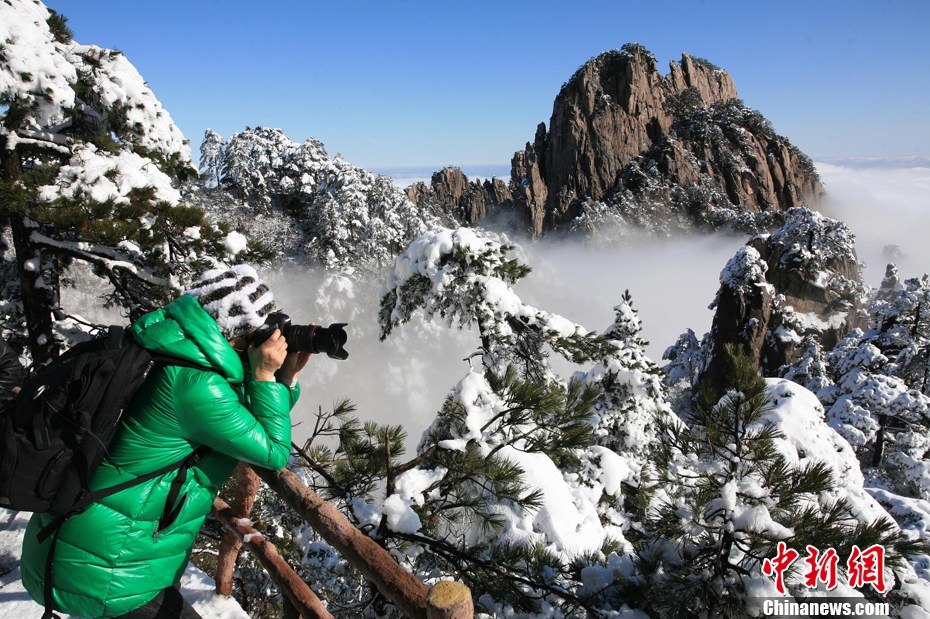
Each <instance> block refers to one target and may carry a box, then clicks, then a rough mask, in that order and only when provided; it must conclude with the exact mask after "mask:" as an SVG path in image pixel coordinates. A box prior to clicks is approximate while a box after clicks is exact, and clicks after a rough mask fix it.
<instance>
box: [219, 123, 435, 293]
mask: <svg viewBox="0 0 930 619" xmlns="http://www.w3.org/2000/svg"><path fill="white" fill-rule="evenodd" d="M221 168H222V171H221V187H223V188H225V189H227V190H228V191H230V192H231V193H232V194H233V195H234V196H236V197H237V198H239V199H241V200H243V201H244V202H245V205H244V206H243V207H242V208H241V209H239V212H237V213H232V214H230V216H232V217H234V218H235V219H236V221H237V225H239V226H241V227H242V228H243V229H244V230H245V231H246V232H247V234H248V236H249V237H250V238H257V239H261V240H263V241H265V242H266V243H267V244H268V245H270V246H273V247H274V248H275V249H277V250H278V252H279V253H280V254H281V255H283V256H287V257H297V258H304V257H309V258H310V259H311V260H313V261H314V262H316V263H318V264H321V265H322V266H324V267H326V268H327V269H330V270H333V271H340V270H341V271H348V270H352V269H356V270H358V271H359V273H360V274H362V273H366V274H367V273H370V272H377V273H378V275H379V276H380V272H381V270H382V269H383V268H384V267H385V266H386V265H388V264H389V263H390V262H391V260H393V259H394V257H395V256H397V254H399V253H400V252H402V251H403V250H404V248H405V247H406V246H407V244H408V243H410V241H412V240H413V239H414V238H416V237H417V236H419V235H420V234H422V233H423V232H425V231H426V230H427V229H428V228H429V227H430V226H431V225H432V224H433V223H434V219H433V218H432V216H431V215H429V214H428V213H426V212H423V211H421V210H419V209H417V208H416V207H415V206H414V204H413V203H412V202H410V201H409V200H408V199H407V198H406V196H405V195H404V193H403V192H402V191H401V190H399V189H398V188H396V187H394V185H393V183H392V182H391V180H390V179H389V178H388V177H386V176H383V175H375V174H372V173H371V172H369V171H367V170H364V169H362V168H359V167H356V166H353V165H351V164H350V163H348V162H347V161H345V160H344V159H343V158H342V157H340V156H336V157H330V156H329V155H328V154H327V153H326V149H325V148H324V147H323V144H322V143H320V142H319V141H318V140H315V139H313V138H309V139H308V140H306V141H305V142H303V143H302V144H297V143H294V142H292V141H291V140H289V139H288V138H287V136H285V135H284V133H283V132H282V131H281V130H280V129H269V128H266V127H256V128H255V129H251V128H247V129H245V130H244V131H241V132H239V133H236V134H234V135H232V136H230V138H229V139H228V140H227V142H226V144H225V147H224V149H223V152H222V166H221ZM269 229H270V230H271V233H270V234H269V232H268V230H269ZM275 236H277V237H279V239H275V238H274V237H275ZM266 237H267V240H266Z"/></svg>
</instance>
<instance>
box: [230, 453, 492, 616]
mask: <svg viewBox="0 0 930 619" xmlns="http://www.w3.org/2000/svg"><path fill="white" fill-rule="evenodd" d="M251 470H252V469H250V468H248V467H244V466H243V465H240V471H239V473H237V475H239V484H238V486H239V488H240V492H239V496H237V500H236V501H235V503H237V505H238V507H239V508H240V509H239V510H236V509H234V508H233V507H230V505H228V504H227V503H226V502H224V501H223V500H222V499H217V500H216V501H214V503H213V512H214V515H216V517H217V518H218V519H219V520H220V522H222V523H223V525H224V526H225V527H226V530H227V532H228V536H227V539H228V540H234V541H235V542H236V543H235V544H234V545H233V547H234V548H235V550H236V551H238V548H239V547H241V546H244V547H245V548H246V549H248V550H249V551H250V552H252V554H254V555H255V557H256V558H257V559H258V561H259V563H261V564H262V566H263V567H264V568H265V569H266V570H267V571H268V574H269V575H270V576H271V578H272V580H273V581H274V583H275V585H276V586H277V587H278V589H279V590H280V591H281V593H282V595H283V597H284V600H285V605H284V607H285V617H286V618H288V619H290V618H296V617H298V616H299V617H303V619H311V618H313V619H315V618H326V617H332V615H331V614H330V613H329V611H327V610H326V607H325V605H324V604H323V602H322V601H321V600H320V599H319V597H317V595H316V594H315V593H314V592H313V590H311V589H310V587H309V586H308V585H307V584H306V583H305V582H304V581H303V580H301V579H300V577H299V576H298V575H297V573H296V572H295V571H294V570H293V568H291V567H290V565H288V564H287V562H286V561H285V560H284V559H283V558H282V557H281V555H280V554H278V551H277V549H276V548H275V547H274V545H273V544H271V543H270V542H268V541H266V540H265V539H264V537H262V535H261V534H260V533H258V532H256V531H255V530H254V529H253V528H252V526H251V524H250V521H249V520H248V510H249V509H250V508H251V500H245V501H243V500H242V497H243V495H245V494H248V493H250V492H251V493H252V494H253V496H254V491H253V490H252V489H251V488H252V487H253V485H254V484H252V482H249V481H248V480H246V483H243V478H244V477H247V476H248V475H249V474H250V473H248V472H245V471H251ZM255 473H257V474H258V476H259V477H261V479H262V480H264V482H265V483H266V484H268V486H269V488H271V490H272V491H274V492H275V493H276V494H278V496H280V497H281V498H282V499H283V500H284V502H285V503H287V505H288V506H289V507H290V508H291V509H293V510H294V511H295V512H296V513H297V514H298V515H300V517H301V518H303V519H304V521H305V522H306V523H307V524H309V525H310V526H311V527H312V528H313V529H314V531H316V532H317V533H318V534H319V535H320V537H322V538H323V539H324V540H325V541H326V542H327V543H328V544H329V545H330V546H332V547H333V548H334V549H335V550H336V552H338V553H339V554H340V555H341V556H342V557H343V558H344V559H345V560H346V561H348V562H349V563H350V564H351V565H352V566H353V567H354V568H355V569H357V570H358V571H359V572H360V573H361V574H362V575H363V576H364V577H365V578H366V579H367V580H368V581H369V582H371V583H372V584H373V585H374V586H375V588H376V589H377V590H378V592H379V593H381V595H383V596H384V597H386V598H387V599H388V600H390V601H391V602H392V603H393V604H394V606H395V607H396V608H397V609H398V610H399V611H400V612H401V613H403V615H404V616H405V617H413V618H417V619H471V618H472V617H474V606H473V602H472V598H471V591H470V590H469V589H468V587H466V586H465V585H464V584H462V583H459V582H454V581H441V582H439V583H437V584H435V585H433V587H429V586H427V585H426V584H425V583H424V582H423V581H421V580H420V579H418V578H417V577H416V576H414V575H413V574H411V573H410V572H409V571H407V570H406V569H404V567H402V566H401V565H400V564H398V563H397V562H396V561H395V560H394V558H393V557H391V555H390V553H389V552H388V551H387V550H385V549H384V548H382V547H381V546H379V545H378V544H377V543H376V542H375V541H374V540H373V539H371V538H370V537H368V536H367V535H365V534H364V533H362V532H361V531H360V530H359V529H358V528H357V527H355V525H353V524H352V522H351V521H350V520H349V519H348V518H346V517H345V516H344V515H343V514H342V512H340V511H339V510H338V509H337V508H336V506H335V505H333V504H332V503H330V502H328V501H325V500H324V499H323V498H322V497H320V496H319V495H318V494H317V493H315V492H314V491H313V490H311V489H310V488H308V487H307V485H306V484H304V483H303V482H302V481H301V480H300V479H299V478H298V477H297V476H296V475H295V474H294V473H292V472H291V471H289V470H287V469H281V470H279V471H269V470H267V469H254V473H251V474H252V475H254V474H255ZM225 543H227V542H224V544H225ZM233 556H235V553H233ZM222 561H223V558H222V556H221V563H222ZM221 569H223V568H221ZM227 569H228V568H227ZM229 580H230V579H229V578H228V576H227V575H221V574H218V575H217V584H218V592H219V593H223V594H225V595H229V591H227V590H223V589H224V586H223V585H222V584H221V583H223V582H228V581H229Z"/></svg>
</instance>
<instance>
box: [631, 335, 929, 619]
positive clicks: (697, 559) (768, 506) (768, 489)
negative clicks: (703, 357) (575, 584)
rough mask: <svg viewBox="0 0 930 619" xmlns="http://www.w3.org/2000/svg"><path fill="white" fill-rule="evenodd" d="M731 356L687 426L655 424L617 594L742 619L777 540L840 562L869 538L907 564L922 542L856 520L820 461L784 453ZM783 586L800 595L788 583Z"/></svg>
mask: <svg viewBox="0 0 930 619" xmlns="http://www.w3.org/2000/svg"><path fill="white" fill-rule="evenodd" d="M728 359H729V365H728V368H727V373H726V384H727V386H726V388H725V389H724V390H723V391H721V390H719V389H717V388H714V387H713V386H712V385H710V384H708V383H705V384H704V386H703V387H702V389H701V394H700V399H699V402H698V404H697V405H696V407H695V414H694V417H693V419H691V420H690V422H689V423H688V424H684V423H682V422H681V421H680V420H679V419H678V418H676V417H672V416H667V417H665V418H664V419H663V422H662V423H661V424H660V433H661V440H660V441H659V442H658V443H657V445H658V449H657V451H656V459H655V469H654V472H653V476H652V477H651V479H650V484H649V487H648V489H647V492H646V493H645V495H646V497H647V499H648V502H647V503H645V505H646V511H645V514H644V516H645V520H646V522H647V533H646V535H644V536H643V538H642V539H641V540H640V541H639V542H638V551H639V567H640V570H641V573H640V574H639V575H638V576H637V577H636V578H632V579H629V580H627V581H626V582H624V583H621V587H620V589H621V591H622V594H623V595H625V596H627V599H630V600H634V601H635V602H636V603H637V605H638V606H640V607H642V608H643V609H645V610H647V611H650V612H652V613H655V614H656V615H657V616H662V617H692V616H723V617H742V616H746V615H747V614H748V609H747V598H748V597H751V596H752V594H751V593H750V591H756V595H760V593H759V592H760V591H763V590H765V589H764V588H762V589H760V588H759V583H760V581H763V576H762V574H763V572H762V567H763V563H764V560H765V559H767V558H771V557H774V556H775V555H776V546H777V544H778V542H785V543H786V544H787V545H788V546H789V547H792V548H796V549H799V550H800V551H801V552H802V553H803V550H804V549H805V548H806V547H807V546H812V547H814V548H818V549H821V550H825V549H827V548H833V549H834V550H835V551H836V552H837V554H838V555H839V556H842V557H847V556H849V553H850V551H851V549H852V546H853V544H856V545H859V547H861V548H865V547H868V546H870V545H872V544H876V543H877V544H881V545H883V546H884V547H885V549H886V555H885V557H886V563H887V564H888V565H893V566H896V567H897V568H903V567H904V566H905V565H906V563H905V559H904V557H905V555H907V554H911V553H914V552H915V551H919V550H921V544H920V543H916V544H915V543H912V542H911V541H910V540H909V539H908V538H907V537H906V536H905V535H903V534H902V533H901V531H900V529H898V528H897V527H896V526H895V525H894V524H893V523H892V522H891V520H890V518H888V517H887V516H884V517H879V518H877V519H875V520H874V521H871V522H863V521H862V517H863V514H862V513H861V508H860V507H858V506H854V505H851V504H850V503H849V500H848V499H847V498H845V497H843V496H842V495H838V494H837V493H836V479H835V477H836V476H837V474H838V472H837V471H835V470H832V466H831V465H830V464H829V463H828V460H823V461H812V460H809V459H808V460H807V461H806V462H805V463H803V464H801V463H793V462H792V461H791V460H789V459H788V458H787V457H786V454H787V452H786V451H785V450H784V449H783V448H780V447H779V443H780V442H783V441H784V440H785V435H784V434H783V433H782V431H781V430H780V429H779V427H778V426H777V425H776V424H775V423H774V422H773V421H772V420H771V419H769V418H768V415H769V413H770V411H771V410H772V401H771V395H770V393H769V389H768V387H767V385H766V382H765V381H764V380H763V379H762V377H761V376H760V375H759V373H758V369H757V368H756V367H755V365H754V364H753V363H752V362H751V361H750V360H749V359H748V358H747V357H746V356H745V355H743V354H742V352H741V351H740V350H739V348H738V347H735V346H729V347H728ZM782 393H784V392H782ZM789 397H790V395H789ZM831 451H832V450H831ZM811 455H812V454H811ZM822 456H823V457H824V458H829V457H831V454H829V453H824V454H822ZM799 569H800V566H795V570H794V571H792V572H790V573H791V574H795V575H796V574H797V571H798V570H799ZM840 570H841V572H842V567H841V568H840ZM788 585H789V590H790V592H792V593H801V594H802V595H803V593H804V592H803V589H804V587H803V586H798V584H797V582H796V581H795V580H794V578H792V580H791V581H790V582H788ZM864 593H866V594H868V595H870V594H871V592H870V591H868V590H867V591H865V592H864Z"/></svg>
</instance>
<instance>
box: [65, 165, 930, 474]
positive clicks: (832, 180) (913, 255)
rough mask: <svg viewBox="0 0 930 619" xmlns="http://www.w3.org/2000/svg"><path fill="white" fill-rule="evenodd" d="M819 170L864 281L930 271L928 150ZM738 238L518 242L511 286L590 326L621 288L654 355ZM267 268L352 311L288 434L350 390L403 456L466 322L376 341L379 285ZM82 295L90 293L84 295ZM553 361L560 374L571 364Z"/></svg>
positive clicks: (707, 316)
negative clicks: (338, 352)
mask: <svg viewBox="0 0 930 619" xmlns="http://www.w3.org/2000/svg"><path fill="white" fill-rule="evenodd" d="M437 169H438V168H437ZM817 169H818V171H819V173H820V175H821V179H822V181H823V183H824V186H825V188H826V190H827V198H826V200H825V201H824V202H823V203H822V204H821V205H819V207H818V208H819V209H820V210H821V211H822V212H823V213H825V214H826V215H828V216H830V217H833V218H836V219H839V220H842V221H844V222H846V224H847V225H848V226H849V227H850V229H851V230H852V232H853V233H854V234H855V236H856V247H857V252H858V256H859V259H860V260H861V261H862V265H863V275H864V278H865V281H866V283H867V284H869V285H870V286H873V287H875V286H878V285H879V284H880V282H881V279H882V275H883V274H884V271H885V266H886V264H887V263H888V262H889V261H894V262H895V263H896V264H897V266H898V268H899V272H900V273H901V275H902V276H904V277H915V276H920V275H922V274H924V273H926V272H930V239H928V238H927V236H928V231H930V161H927V160H906V161H901V160H855V161H829V162H818V163H817ZM433 171H435V170H433ZM463 171H464V172H465V173H466V174H467V175H468V176H469V178H474V177H476V176H483V177H487V178H489V177H491V176H498V177H503V178H506V177H507V169H506V168H505V167H498V168H493V167H490V166H485V167H483V168H481V169H470V168H465V167H463ZM429 176H430V172H429V170H428V169H426V168H419V169H413V170H408V171H407V173H406V175H400V174H399V175H398V176H396V177H392V179H393V180H394V182H395V183H397V184H398V185H400V186H406V185H409V184H410V181H415V180H428V179H429ZM401 183H405V184H404V185H401ZM747 238H748V237H745V236H740V237H734V236H723V235H710V236H708V235H694V236H690V237H685V238H676V239H661V240H656V239H646V238H642V239H631V240H630V241H629V242H627V243H626V244H625V245H623V246H622V247H612V248H607V247H600V246H591V245H586V244H582V243H580V242H579V243H575V242H565V241H560V242H550V241H545V240H544V241H541V242H537V243H532V244H528V243H524V244H522V245H521V248H520V251H521V252H522V254H523V256H524V259H525V261H526V262H527V263H528V264H529V265H530V266H531V267H532V268H533V271H532V273H530V275H529V276H527V277H526V278H525V279H524V280H522V281H521V282H519V283H518V284H517V286H516V287H515V289H516V291H517V293H518V294H520V295H521V297H522V298H523V300H524V301H525V302H526V303H529V304H531V305H534V306H536V307H539V308H541V309H544V310H547V311H550V312H555V313H558V314H561V315H563V316H565V317H566V318H568V319H570V320H572V321H574V322H576V323H579V324H581V325H582V326H584V327H585V328H586V329H588V330H595V331H602V330H603V329H604V328H606V327H607V326H608V325H610V324H611V322H612V321H613V318H614V312H613V307H614V306H615V305H617V303H619V302H620V299H621V297H622V294H623V292H624V290H629V291H630V293H631V295H632V298H633V305H634V307H635V308H636V309H637V310H638V311H639V314H640V317H641V318H642V323H643V337H644V338H645V339H646V340H648V341H649V346H648V348H647V352H648V353H649V355H650V356H651V357H652V358H653V359H654V360H655V361H657V362H659V363H660V365H661V364H662V360H661V358H662V353H663V352H664V350H665V349H666V348H667V347H668V346H670V345H671V344H673V343H674V342H675V340H676V339H677V337H678V335H680V334H681V333H683V332H684V331H686V330H687V329H689V328H690V329H692V330H693V331H694V332H695V333H696V334H697V335H698V337H701V336H702V335H703V334H704V333H705V332H707V331H708V330H709V329H710V326H711V322H712V320H713V313H712V311H711V310H710V309H708V305H709V304H710V303H711V302H712V301H713V300H714V296H715V294H716V292H717V288H718V286H719V275H720V271H721V270H722V269H723V267H724V266H725V265H726V263H727V261H728V260H729V259H730V258H731V257H732V256H733V254H734V253H735V252H736V251H737V249H738V248H739V247H740V246H741V245H742V244H743V243H745V242H746V240H747ZM268 276H269V278H270V279H272V280H273V281H272V284H273V289H274V290H275V292H276V295H277V296H278V299H279V306H280V307H281V308H282V309H284V310H285V311H288V312H289V313H290V314H291V316H292V317H293V319H294V321H295V322H297V323H307V322H311V321H312V322H316V323H319V324H323V325H327V324H329V323H330V322H349V327H348V333H349V341H348V344H347V346H346V348H347V349H348V350H349V352H350V357H349V359H348V360H346V361H336V360H333V359H329V358H327V357H325V356H318V357H314V358H313V359H312V360H311V364H310V366H309V367H308V368H307V369H306V370H305V371H304V372H303V373H302V376H301V384H302V388H303V394H302V396H301V398H300V401H299V402H298V405H297V409H296V410H295V414H294V415H293V418H294V420H295V422H296V423H297V424H298V425H297V426H295V430H294V436H295V440H297V442H303V440H304V439H305V438H306V437H307V436H309V435H310V433H311V431H312V428H313V424H314V421H315V415H316V414H317V413H318V412H319V411H320V410H323V411H327V410H331V409H332V407H333V404H334V403H335V402H336V401H338V400H342V399H350V400H352V401H353V402H354V403H355V405H356V406H357V408H358V411H357V414H358V416H359V417H360V418H361V419H362V420H373V421H377V422H379V423H386V424H397V425H402V426H404V427H405V428H406V430H407V432H408V435H409V438H408V441H407V446H408V456H409V455H410V452H411V451H412V450H413V449H414V448H415V446H416V443H417V441H418V440H419V438H420V434H421V432H422V431H423V430H424V429H425V428H427V427H428V426H429V424H430V423H431V422H432V420H433V419H434V418H435V415H436V412H437V411H438V410H439V409H440V408H441V406H442V403H443V400H444V398H445V396H446V395H447V394H448V393H449V391H450V389H451V388H452V387H453V386H454V385H455V383H456V382H458V381H459V380H461V379H462V378H463V377H464V376H465V375H466V373H467V372H468V371H469V369H470V367H471V366H470V362H469V361H468V360H467V358H468V357H469V355H471V353H473V352H475V350H476V349H477V347H478V336H477V334H476V333H475V331H474V330H471V329H464V330H460V329H457V328H449V327H447V326H445V325H441V324H436V323H432V324H430V323H426V322H425V321H423V320H417V319H415V320H413V321H411V322H410V323H409V324H406V325H402V326H400V327H398V328H397V329H395V332H394V333H393V334H392V335H391V336H389V337H388V338H387V339H386V340H384V341H381V340H380V339H379V335H380V332H379V329H378V324H377V313H378V297H379V286H378V284H375V285H373V286H370V287H369V286H361V285H345V284H344V283H342V284H340V283H339V282H332V281H330V282H329V283H328V285H324V278H323V276H322V275H321V274H319V273H313V272H308V271H300V272H288V273H286V274H283V275H278V276H276V275H274V274H271V273H269V274H268ZM71 294H74V293H73V292H72V293H71ZM90 296H91V295H90V294H89V293H88V298H87V300H86V303H87V304H92V301H93V299H91V298H90ZM558 367H559V369H560V370H561V371H564V372H565V373H566V376H567V375H568V374H570V372H571V371H573V370H574V369H576V368H573V367H571V366H569V365H567V364H561V365H559V366H558ZM581 369H584V368H581Z"/></svg>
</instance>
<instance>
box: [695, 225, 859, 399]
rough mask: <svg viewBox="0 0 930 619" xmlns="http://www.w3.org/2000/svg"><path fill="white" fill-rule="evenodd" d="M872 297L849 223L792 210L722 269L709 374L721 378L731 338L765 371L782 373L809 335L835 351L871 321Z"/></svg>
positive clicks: (774, 374)
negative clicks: (868, 318)
mask: <svg viewBox="0 0 930 619" xmlns="http://www.w3.org/2000/svg"><path fill="white" fill-rule="evenodd" d="M866 300H867V287H866V286H865V284H864V283H863V281H862V275H861V270H860V264H859V261H858V260H857V258H856V252H855V249H854V246H853V237H852V234H851V233H850V232H849V229H848V228H847V227H846V225H845V224H843V223H842V222H839V221H836V220H833V219H829V218H826V217H823V216H821V215H819V214H818V213H816V212H814V211H811V210H809V209H806V208H797V209H791V210H789V211H788V212H787V213H786V222H785V225H784V226H782V227H781V228H779V229H778V230H777V231H775V232H774V233H772V234H764V235H758V236H756V237H754V238H753V239H751V240H750V241H749V242H748V243H747V244H746V245H745V246H744V247H743V248H742V249H740V251H739V252H738V253H737V255H736V256H735V257H734V258H733V259H731V260H730V262H729V263H728V264H727V266H726V268H725V269H724V270H723V272H722V273H721V276H720V289H719V291H718V293H717V298H716V300H715V310H716V311H715V314H714V322H713V327H712V329H711V340H712V342H713V347H712V352H711V358H710V362H709V364H708V368H707V370H706V372H705V376H707V377H708V378H709V379H710V380H712V381H714V382H715V384H719V383H720V381H721V380H722V378H723V374H724V371H725V368H726V362H725V352H724V351H725V347H726V345H727V344H736V345H739V346H740V347H741V348H742V349H743V351H744V352H745V353H746V354H747V355H748V356H749V357H750V358H751V359H752V360H753V361H754V362H755V363H756V364H757V365H758V366H759V368H760V370H761V371H762V373H763V375H765V376H777V375H778V372H779V370H780V368H781V367H782V366H783V365H786V364H789V363H791V362H793V361H794V360H795V359H796V357H797V356H798V354H799V352H800V351H799V349H798V345H799V344H800V343H801V341H802V339H803V338H804V337H805V336H809V335H812V336H814V337H815V338H816V339H817V340H818V341H820V343H821V345H822V346H823V347H824V349H827V350H829V349H831V348H832V347H833V346H834V345H835V344H836V342H837V341H838V340H839V339H840V338H841V337H842V336H843V335H844V334H845V333H846V332H847V331H849V330H850V329H853V328H857V327H862V326H864V323H865V312H864V307H865V305H866Z"/></svg>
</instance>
